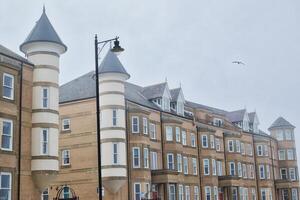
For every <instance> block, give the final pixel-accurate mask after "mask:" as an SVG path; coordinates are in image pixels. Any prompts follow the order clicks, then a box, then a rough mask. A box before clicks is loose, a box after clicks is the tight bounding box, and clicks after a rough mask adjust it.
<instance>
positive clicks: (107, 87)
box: [99, 51, 130, 193]
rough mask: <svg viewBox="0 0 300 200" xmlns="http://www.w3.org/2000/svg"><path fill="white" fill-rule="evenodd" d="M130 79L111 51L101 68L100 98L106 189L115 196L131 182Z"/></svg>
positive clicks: (102, 153)
mask: <svg viewBox="0 0 300 200" xmlns="http://www.w3.org/2000/svg"><path fill="white" fill-rule="evenodd" d="M129 77H130V76H129V74H128V73H127V72H126V70H125V69H124V67H123V65H122V64H121V62H120V61H119V59H118V57H117V56H116V55H115V54H114V53H113V52H111V51H108V53H107V54H106V56H105V58H104V59H103V62H102V63H101V65H100V67H99V95H100V98H99V99H100V110H101V120H100V126H101V129H100V130H101V150H102V152H101V156H102V165H101V166H102V178H103V186H104V187H105V188H106V189H108V190H109V191H110V192H112V193H116V192H118V191H119V189H120V188H121V187H122V186H123V185H124V184H125V183H126V179H127V178H126V177H127V167H128V166H127V161H126V160H127V151H126V125H125V122H126V116H125V95H124V92H125V91H124V88H125V86H124V82H125V81H126V80H127V79H129Z"/></svg>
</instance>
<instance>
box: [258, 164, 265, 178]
mask: <svg viewBox="0 0 300 200" xmlns="http://www.w3.org/2000/svg"><path fill="white" fill-rule="evenodd" d="M258 169H259V171H258V173H259V178H260V179H265V178H266V172H265V166H264V165H259V167H258Z"/></svg>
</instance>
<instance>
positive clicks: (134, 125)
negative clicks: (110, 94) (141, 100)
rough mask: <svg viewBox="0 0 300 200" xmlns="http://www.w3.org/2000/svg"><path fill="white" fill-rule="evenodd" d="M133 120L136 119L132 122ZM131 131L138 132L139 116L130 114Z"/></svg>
mask: <svg viewBox="0 0 300 200" xmlns="http://www.w3.org/2000/svg"><path fill="white" fill-rule="evenodd" d="M134 120H136V123H134ZM135 127H136V130H135ZM131 132H132V133H139V132H140V123H139V117H138V116H132V117H131Z"/></svg>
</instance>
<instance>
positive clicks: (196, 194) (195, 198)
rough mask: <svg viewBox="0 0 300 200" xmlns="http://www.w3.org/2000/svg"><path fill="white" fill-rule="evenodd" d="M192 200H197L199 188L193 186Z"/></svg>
mask: <svg viewBox="0 0 300 200" xmlns="http://www.w3.org/2000/svg"><path fill="white" fill-rule="evenodd" d="M194 200H199V187H198V186H194Z"/></svg>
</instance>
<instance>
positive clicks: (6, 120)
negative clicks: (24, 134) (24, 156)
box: [0, 119, 14, 151]
mask: <svg viewBox="0 0 300 200" xmlns="http://www.w3.org/2000/svg"><path fill="white" fill-rule="evenodd" d="M4 123H9V124H10V133H9V134H4ZM1 132H2V135H0V136H1V137H2V138H0V141H1V143H0V149H1V150H3V151H12V150H13V135H14V123H13V121H12V120H10V119H2V130H1ZM3 136H6V137H9V148H5V147H2V141H3Z"/></svg>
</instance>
